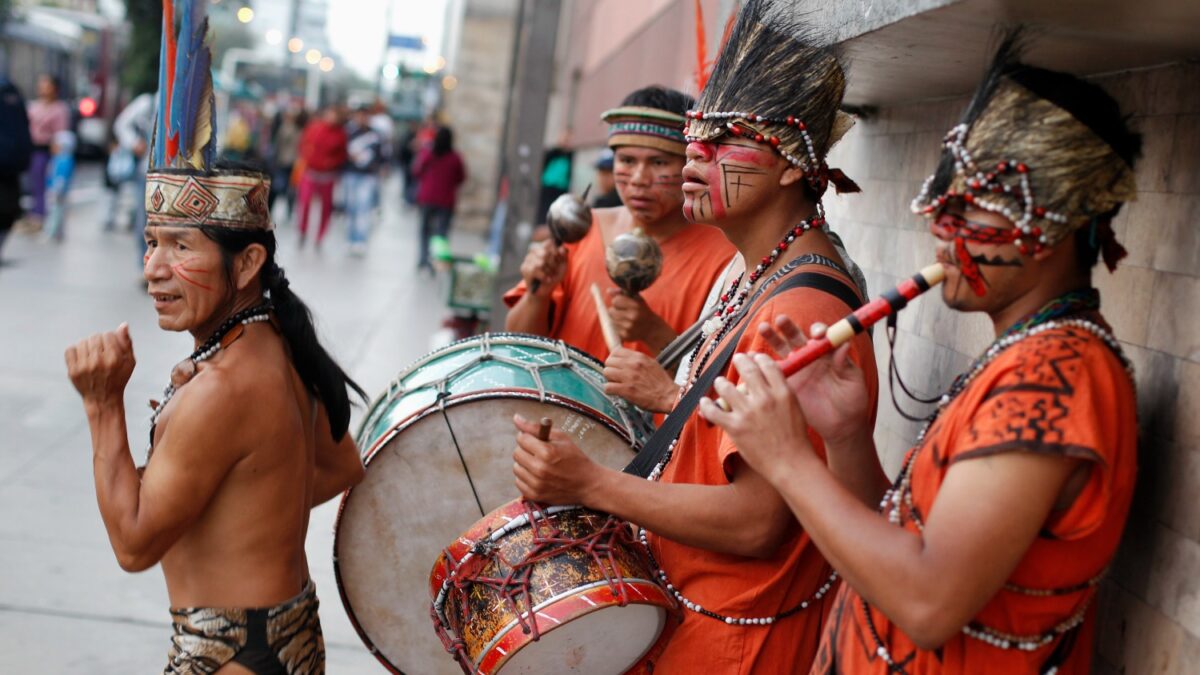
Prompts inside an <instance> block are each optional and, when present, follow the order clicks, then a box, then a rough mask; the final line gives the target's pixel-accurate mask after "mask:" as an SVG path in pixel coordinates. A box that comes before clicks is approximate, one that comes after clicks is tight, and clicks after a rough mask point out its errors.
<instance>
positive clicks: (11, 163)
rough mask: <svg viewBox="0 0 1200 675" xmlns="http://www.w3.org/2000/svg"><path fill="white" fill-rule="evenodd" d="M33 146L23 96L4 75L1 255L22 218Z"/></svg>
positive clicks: (0, 82)
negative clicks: (23, 189) (25, 178)
mask: <svg viewBox="0 0 1200 675" xmlns="http://www.w3.org/2000/svg"><path fill="white" fill-rule="evenodd" d="M32 154H33V142H32V141H31V140H30V138H29V116H28V114H27V113H26V111H25V100H24V99H23V98H22V97H21V92H20V91H18V90H17V88H16V86H14V85H13V83H12V82H9V81H8V79H7V78H5V77H4V75H3V74H0V253H3V251H4V240H5V239H7V238H8V232H9V230H11V229H12V225H13V223H14V222H16V220H17V218H18V217H20V215H21V172H23V171H25V170H26V169H28V168H29V160H30V157H31V155H32Z"/></svg>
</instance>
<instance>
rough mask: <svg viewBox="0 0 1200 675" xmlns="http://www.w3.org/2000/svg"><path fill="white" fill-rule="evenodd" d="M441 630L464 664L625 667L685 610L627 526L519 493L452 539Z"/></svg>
mask: <svg viewBox="0 0 1200 675" xmlns="http://www.w3.org/2000/svg"><path fill="white" fill-rule="evenodd" d="M429 592H430V596H431V598H432V599H433V623H434V628H435V630H436V631H437V633H438V636H439V637H440V638H441V640H442V643H443V644H444V645H445V646H446V650H447V651H448V652H449V653H450V654H451V655H452V656H453V657H454V658H455V659H457V660H458V662H459V665H460V666H462V669H463V672H466V673H471V674H475V673H478V674H480V675H490V674H491V673H498V672H500V671H501V670H503V671H504V673H505V674H506V675H510V674H512V673H528V674H530V675H533V674H536V673H588V674H589V675H598V674H601V673H613V674H617V673H623V672H625V671H627V670H629V669H630V668H632V667H633V666H635V665H636V664H638V663H639V661H640V660H641V659H642V657H643V656H644V655H645V654H646V653H647V652H648V651H649V650H650V649H651V647H653V646H654V644H655V642H656V641H657V640H658V637H659V634H660V633H661V632H662V629H663V627H664V626H665V625H666V622H667V618H668V617H669V616H671V615H672V614H673V613H675V612H677V611H678V608H677V606H676V604H675V602H674V600H672V598H671V596H670V594H669V593H667V591H666V589H664V588H663V587H662V586H661V585H660V584H659V583H658V582H657V581H656V575H655V574H654V570H653V567H652V566H651V564H650V561H649V560H648V558H647V556H646V554H645V551H644V549H643V548H642V547H641V545H640V544H638V543H637V542H636V541H635V540H634V538H633V533H632V531H631V530H630V526H629V524H628V523H626V522H624V521H622V520H620V519H618V518H616V517H614V516H610V515H607V514H604V513H600V512H597V511H592V510H589V509H585V508H582V507H579V506H550V507H544V506H541V505H539V504H533V503H531V502H526V501H524V500H516V501H512V502H509V503H508V504H505V505H504V506H502V507H500V508H498V509H496V510H495V511H492V512H491V513H489V514H488V515H487V516H485V517H484V518H482V519H481V520H479V521H478V522H476V523H475V525H474V526H472V527H471V529H470V530H468V531H467V532H466V533H465V534H463V535H462V536H461V537H459V538H458V539H456V540H454V541H453V542H451V543H450V545H449V546H447V547H446V549H445V551H444V552H443V553H442V555H441V556H439V557H438V559H437V562H436V563H435V564H434V566H433V572H432V573H431V574H430V576H429Z"/></svg>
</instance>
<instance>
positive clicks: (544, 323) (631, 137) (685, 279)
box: [504, 87, 734, 361]
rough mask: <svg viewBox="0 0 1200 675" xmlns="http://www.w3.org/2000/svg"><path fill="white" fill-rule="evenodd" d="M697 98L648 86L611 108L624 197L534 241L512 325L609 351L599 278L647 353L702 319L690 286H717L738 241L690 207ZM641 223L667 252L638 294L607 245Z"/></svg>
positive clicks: (633, 342)
mask: <svg viewBox="0 0 1200 675" xmlns="http://www.w3.org/2000/svg"><path fill="white" fill-rule="evenodd" d="M691 103H692V100H691V97H689V96H687V95H686V94H682V93H680V92H677V91H674V90H671V89H664V88H662V87H647V88H645V89H639V90H637V91H635V92H633V93H631V94H630V95H629V96H627V97H626V98H625V100H624V101H623V102H622V104H621V107H620V108H616V109H614V110H610V111H608V112H606V113H604V120H605V121H606V122H608V123H609V137H608V144H609V146H610V147H612V148H613V150H614V159H613V175H614V176H615V178H616V183H617V191H618V192H619V193H620V195H621V200H622V202H624V206H617V207H612V208H606V209H594V210H593V211H592V227H591V229H590V230H589V231H588V233H587V235H586V236H585V237H584V238H583V239H582V240H581V241H579V242H577V243H574V244H566V245H564V246H555V245H554V242H553V241H546V242H544V243H542V244H539V245H535V246H534V247H532V248H531V249H530V251H529V254H528V255H527V256H526V257H525V261H524V262H523V263H522V264H521V275H522V276H523V280H522V281H521V282H520V283H518V284H517V286H516V287H514V288H513V289H512V290H510V291H509V292H508V293H506V294H505V296H504V301H505V303H506V304H508V306H509V307H510V308H511V309H510V310H509V313H508V318H507V321H506V324H505V327H506V328H507V329H508V330H511V331H518V332H522V333H533V334H535V335H545V336H549V337H553V338H558V339H561V340H563V341H565V342H566V343H567V344H570V345H572V346H574V347H578V348H579V349H582V350H583V351H585V352H587V353H589V354H591V355H592V356H594V357H596V358H598V359H600V360H601V361H603V360H604V359H606V358H607V357H608V354H609V349H608V345H607V344H606V343H605V342H604V338H603V335H602V333H601V330H600V320H599V318H598V316H597V308H596V303H595V302H594V301H593V299H592V295H591V286H592V284H598V285H599V286H600V288H602V289H610V290H609V297H610V298H611V307H610V308H609V313H610V314H611V316H612V318H613V323H614V324H615V326H616V328H617V331H618V332H619V333H620V337H621V339H622V341H623V342H626V343H629V344H630V346H631V347H633V348H635V349H637V350H638V351H641V352H643V353H645V354H649V355H651V356H653V355H655V354H658V352H659V351H660V350H661V349H662V348H663V347H664V346H666V345H667V343H669V342H670V341H671V340H673V339H674V338H675V336H676V335H677V334H678V333H680V332H682V331H683V330H684V329H686V328H687V327H688V326H691V325H692V324H693V323H694V322H695V320H696V317H697V316H698V315H699V313H700V308H701V307H702V306H703V304H704V296H703V295H702V294H700V293H695V292H689V290H691V289H698V288H708V287H710V286H711V285H712V283H713V281H714V280H715V279H716V278H717V277H718V275H720V274H721V272H722V271H723V270H724V269H725V266H726V264H727V263H728V262H729V259H730V257H731V256H732V255H733V253H734V249H733V247H731V246H730V245H729V242H728V241H726V239H725V238H724V237H723V236H721V233H720V231H719V230H717V229H716V228H713V227H709V226H707V225H702V224H698V223H692V222H689V221H688V220H687V219H685V218H684V216H683V210H682V208H681V207H682V205H683V192H682V190H681V185H682V183H683V178H682V173H681V171H682V169H683V163H684V148H685V143H684V138H683V124H684V117H683V113H684V112H686V111H687V108H688V106H690V105H691ZM634 228H641V230H642V231H643V232H644V233H645V234H646V235H647V236H649V237H652V238H653V239H654V240H655V241H657V243H658V245H659V247H660V248H661V249H662V253H663V267H662V273H661V275H660V276H659V278H658V280H657V281H655V282H654V284H653V285H651V286H650V287H649V288H648V289H646V290H645V291H644V292H642V293H640V294H639V295H637V296H631V295H627V294H624V293H620V292H618V291H617V290H616V289H615V287H614V285H613V282H612V281H611V280H610V279H609V277H608V272H607V269H606V267H605V249H606V247H607V246H608V245H609V244H610V243H611V242H612V241H613V239H615V238H616V237H617V236H618V235H620V234H623V233H626V232H630V231H632V230H633V229H634ZM535 285H536V287H537V290H536V291H533V292H531V291H530V289H531V288H533V287H534V286H535Z"/></svg>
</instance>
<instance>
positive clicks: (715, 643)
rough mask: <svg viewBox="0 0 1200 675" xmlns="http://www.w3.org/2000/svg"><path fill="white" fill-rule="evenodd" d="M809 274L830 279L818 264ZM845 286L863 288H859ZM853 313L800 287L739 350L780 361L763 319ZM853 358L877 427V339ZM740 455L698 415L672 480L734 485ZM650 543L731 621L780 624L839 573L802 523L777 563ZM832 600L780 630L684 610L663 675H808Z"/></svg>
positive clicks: (776, 301) (771, 308)
mask: <svg viewBox="0 0 1200 675" xmlns="http://www.w3.org/2000/svg"><path fill="white" fill-rule="evenodd" d="M800 270H801V271H818V272H819V273H824V272H825V270H824V269H822V268H815V269H814V268H813V267H811V266H809V267H802V268H800ZM793 274H794V273H793ZM831 276H832V275H831ZM838 278H839V279H841V280H842V281H844V282H846V283H848V284H850V285H851V287H852V288H853V284H852V283H851V282H849V280H847V279H845V278H842V277H838ZM849 311H850V308H849V307H847V306H846V305H845V304H843V303H842V302H841V301H840V300H838V299H837V298H835V297H833V296H832V295H829V294H828V293H825V292H823V291H819V290H816V289H811V288H797V289H792V290H789V291H786V292H783V293H781V294H779V295H777V296H775V297H774V298H771V299H770V300H769V301H767V302H766V304H764V305H762V306H761V307H760V308H757V309H756V310H755V311H754V312H753V317H752V318H751V322H750V323H749V324H746V325H749V326H751V329H750V330H747V331H746V332H745V333H744V334H743V335H742V338H741V340H739V342H738V347H737V351H738V352H741V353H749V352H766V353H770V350H769V349H768V347H767V345H766V343H765V341H764V340H763V339H762V338H761V337H759V335H758V333H757V331H755V330H753V327H754V326H757V325H758V324H759V323H760V322H762V321H768V322H771V321H773V319H774V317H776V316H778V315H779V314H786V315H787V316H789V317H791V318H792V319H793V320H794V321H795V322H796V323H797V324H798V325H801V326H809V325H812V323H813V322H815V321H823V322H825V323H826V324H827V325H830V324H833V323H834V322H835V321H837V320H838V319H841V318H842V317H844V316H845V315H846V314H848V313H849ZM730 332H735V331H730ZM723 346H724V345H722V346H721V347H718V349H717V350H716V352H715V353H719V350H720V348H722V347H723ZM851 358H852V359H854V362H855V363H857V364H858V365H859V366H860V367H862V368H863V371H864V373H865V375H866V378H867V384H868V386H869V391H870V392H871V399H872V400H871V411H872V415H871V424H872V426H874V423H875V419H874V411H875V398H876V395H877V393H878V378H877V374H876V370H875V356H874V351H873V350H872V348H871V341H870V338H868V337H867V336H866V335H859V336H858V337H856V338H855V339H854V341H853V343H852V348H851ZM725 376H726V377H728V378H729V379H731V380H732V381H734V382H737V380H738V376H737V371H736V370H735V369H734V368H733V366H732V364H731V365H729V366H728V369H727V371H726V373H725ZM810 436H811V437H812V440H813V444H814V446H815V448H816V450H817V452H818V453H819V454H820V455H821V456H822V457H824V455H825V448H824V445H823V444H822V443H821V441H820V438H818V437H816V436H815V435H813V434H812V433H811V432H810ZM737 453H738V450H737V448H736V447H735V446H734V445H733V442H732V441H731V440H730V439H729V438H728V437H727V436H726V435H725V432H724V431H722V430H721V428H720V427H717V426H715V425H712V424H709V423H708V422H706V421H704V419H703V418H701V417H700V415H699V414H698V413H697V414H693V415H692V417H691V419H689V420H688V421H687V424H686V426H684V428H683V431H682V432H681V433H680V436H679V440H678V442H677V443H676V444H675V450H674V453H673V455H672V457H671V461H670V463H669V464H668V465H667V467H666V469H665V471H664V472H663V476H662V480H663V481H664V482H669V483H692V484H704V485H726V484H728V483H729V480H730V476H731V475H732V470H733V469H734V458H735V457H736V456H737ZM648 539H649V542H650V546H651V550H652V552H653V554H654V557H655V559H656V560H657V561H658V562H659V564H660V565H661V566H662V568H663V569H664V570H665V571H666V572H667V576H668V577H669V578H670V581H671V583H672V584H673V585H674V586H675V587H676V588H678V589H679V591H680V592H681V593H683V595H684V596H686V597H687V598H688V599H689V600H691V601H693V602H697V603H699V604H700V605H701V606H702V607H705V608H707V609H710V610H712V611H714V612H716V613H718V614H721V615H722V616H732V617H735V618H737V617H743V618H761V617H769V616H775V615H777V614H779V613H781V612H784V611H787V610H789V609H791V608H793V607H795V606H796V605H799V604H800V602H802V601H804V600H809V599H811V598H812V597H813V594H814V593H815V592H816V591H817V589H819V588H820V587H821V586H822V585H823V584H825V582H826V581H827V580H828V579H829V577H830V573H831V572H832V569H831V568H830V566H829V564H828V563H827V562H826V561H825V558H824V557H822V556H821V553H820V552H819V551H818V550H817V547H816V546H815V545H813V544H812V542H811V540H810V539H809V537H808V535H807V534H806V533H805V532H804V531H803V530H802V529H801V527H800V525H799V523H796V524H795V525H794V527H793V529H792V532H791V534H790V535H789V537H788V539H787V540H786V541H785V542H784V543H783V544H782V545H781V546H780V547H779V550H778V551H777V552H776V553H775V555H773V556H772V557H770V558H767V559H757V558H747V557H742V556H737V555H731V554H724V553H715V552H712V551H706V550H702V549H698V548H694V547H691V546H686V545H683V544H679V543H676V542H673V541H670V540H667V539H664V538H662V537H658V536H654V535H650V536H649V537H648ZM832 598H833V592H832V591H831V592H829V593H828V594H826V595H825V596H824V598H822V600H821V601H820V602H817V603H816V604H814V605H813V606H811V607H809V608H808V609H805V610H801V611H800V612H798V613H796V614H793V615H791V616H789V617H786V618H783V619H780V620H779V621H778V622H776V623H774V624H772V625H756V626H740V625H727V624H725V623H723V622H721V621H718V620H716V619H713V618H711V617H708V616H702V615H700V614H697V613H695V612H692V611H688V610H684V611H683V621H682V623H681V624H679V625H678V626H677V627H676V628H675V630H674V633H673V634H672V635H671V636H670V637H669V640H668V641H667V643H666V646H665V649H664V651H663V652H662V654H661V655H660V656H659V657H658V658H656V659H655V663H654V665H655V670H654V672H656V673H705V674H707V675H733V674H735V673H737V674H742V673H791V672H796V671H798V670H800V671H802V670H804V669H805V668H807V666H808V664H809V663H811V661H812V658H813V655H814V654H815V653H816V650H817V643H818V640H819V638H820V635H821V628H822V623H823V618H824V616H825V614H826V613H827V612H828V607H829V605H830V604H831V602H832Z"/></svg>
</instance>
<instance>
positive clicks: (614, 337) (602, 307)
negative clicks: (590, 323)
mask: <svg viewBox="0 0 1200 675" xmlns="http://www.w3.org/2000/svg"><path fill="white" fill-rule="evenodd" d="M592 300H595V301H596V315H597V316H598V317H599V318H600V332H601V333H603V334H604V342H605V344H607V345H608V351H610V352H612V351H616V350H617V347H620V346H621V335H620V334H619V333H617V327H616V326H614V325H613V320H612V316H610V315H609V313H608V305H606V304H604V296H603V295H601V294H600V287H599V286H597V285H596V284H595V283H592Z"/></svg>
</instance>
